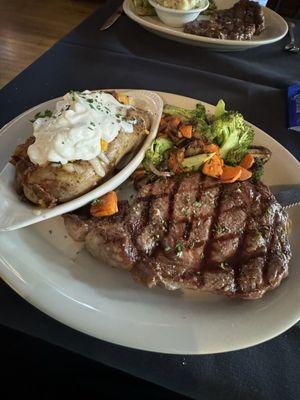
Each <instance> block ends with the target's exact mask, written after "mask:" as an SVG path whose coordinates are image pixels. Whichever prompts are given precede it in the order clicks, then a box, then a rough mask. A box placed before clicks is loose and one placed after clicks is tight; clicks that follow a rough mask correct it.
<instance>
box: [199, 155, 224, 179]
mask: <svg viewBox="0 0 300 400" xmlns="http://www.w3.org/2000/svg"><path fill="white" fill-rule="evenodd" d="M202 172H203V174H204V175H208V176H212V177H214V178H219V177H220V176H221V175H222V174H223V160H222V159H221V158H220V157H219V156H218V155H217V154H215V155H214V156H212V158H211V159H209V160H208V161H206V162H205V163H204V166H203V169H202Z"/></svg>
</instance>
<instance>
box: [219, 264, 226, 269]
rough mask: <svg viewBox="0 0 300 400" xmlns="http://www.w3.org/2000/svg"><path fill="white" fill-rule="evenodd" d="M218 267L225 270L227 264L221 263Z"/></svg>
mask: <svg viewBox="0 0 300 400" xmlns="http://www.w3.org/2000/svg"><path fill="white" fill-rule="evenodd" d="M219 267H220V268H222V269H226V268H227V267H228V263H226V262H221V264H219Z"/></svg>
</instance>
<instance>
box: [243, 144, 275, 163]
mask: <svg viewBox="0 0 300 400" xmlns="http://www.w3.org/2000/svg"><path fill="white" fill-rule="evenodd" d="M248 153H250V154H252V155H253V157H254V159H255V160H259V161H260V162H261V163H262V164H265V163H266V162H268V161H269V160H270V158H271V155H272V152H271V150H269V149H268V148H267V147H264V146H250V147H249V149H248Z"/></svg>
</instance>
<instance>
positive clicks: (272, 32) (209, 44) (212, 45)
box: [123, 0, 288, 51]
mask: <svg viewBox="0 0 300 400" xmlns="http://www.w3.org/2000/svg"><path fill="white" fill-rule="evenodd" d="M234 3H236V0H216V5H217V7H218V9H223V8H229V7H231V6H232V5H233V4H234ZM123 8H124V12H125V13H126V14H127V16H128V17H129V18H131V19H132V20H133V21H135V22H137V23H138V24H140V25H141V26H143V27H144V28H145V29H147V30H149V31H150V32H152V33H155V34H156V35H159V36H162V37H165V38H167V39H170V40H174V41H175V42H180V43H185V44H189V45H192V46H198V47H205V48H207V49H208V50H215V51H240V50H246V49H250V48H253V47H257V46H262V45H265V44H270V43H274V42H277V41H278V40H280V39H282V38H283V37H284V36H285V35H286V34H287V31H288V25H287V23H286V21H285V20H284V19H283V18H282V17H281V16H280V15H278V14H277V13H276V12H275V11H273V10H271V9H270V8H267V7H263V10H264V15H265V21H266V29H265V30H264V31H263V32H262V33H261V34H260V35H259V36H257V37H255V39H252V40H227V39H226V40H225V39H214V38H209V37H205V36H197V35H192V34H190V33H184V32H183V28H172V27H169V26H167V25H165V24H164V23H163V22H162V21H161V20H160V19H159V18H158V17H156V16H154V17H142V16H139V15H137V14H136V13H135V10H134V6H133V3H132V0H125V1H124V4H123Z"/></svg>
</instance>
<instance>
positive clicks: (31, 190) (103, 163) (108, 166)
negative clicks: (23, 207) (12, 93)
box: [11, 91, 151, 207]
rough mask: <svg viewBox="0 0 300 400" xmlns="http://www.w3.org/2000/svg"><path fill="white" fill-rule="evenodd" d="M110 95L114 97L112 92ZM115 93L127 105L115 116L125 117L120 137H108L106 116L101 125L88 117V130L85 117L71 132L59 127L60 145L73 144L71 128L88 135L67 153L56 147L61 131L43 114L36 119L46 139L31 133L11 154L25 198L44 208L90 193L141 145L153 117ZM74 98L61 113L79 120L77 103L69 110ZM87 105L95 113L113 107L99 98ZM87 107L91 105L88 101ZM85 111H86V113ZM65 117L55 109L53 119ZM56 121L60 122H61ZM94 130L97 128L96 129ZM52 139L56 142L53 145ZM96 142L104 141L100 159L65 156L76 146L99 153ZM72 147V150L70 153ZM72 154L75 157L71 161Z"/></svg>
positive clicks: (18, 187)
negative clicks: (54, 127)
mask: <svg viewBox="0 0 300 400" xmlns="http://www.w3.org/2000/svg"><path fill="white" fill-rule="evenodd" d="M77 93H78V92H77ZM82 93H83V94H85V93H87V95H85V96H86V98H87V100H88V101H89V99H92V97H91V96H90V93H95V92H87V91H86V92H82ZM100 93H103V92H100ZM81 95H82V94H80V95H78V96H81ZM106 95H107V94H105V96H106ZM71 96H73V98H74V93H72V94H71ZM101 96H102V94H101ZM103 96H104V94H103ZM109 96H111V97H112V95H109ZM113 96H114V98H115V99H116V100H115V101H117V102H119V101H122V103H123V104H124V103H127V104H125V105H124V109H122V115H121V117H120V115H119V114H116V115H117V121H119V122H120V121H121V119H122V121H121V122H120V129H119V130H118V132H117V135H116V131H115V133H114V135H113V136H109V135H110V132H109V129H110V127H109V125H107V124H108V122H107V120H105V118H104V117H103V118H102V119H101V118H100V122H102V123H106V125H105V126H104V125H103V124H102V125H101V123H100V122H99V126H98V125H97V119H93V120H92V121H90V120H88V122H89V124H92V125H89V126H87V128H85V130H84V129H83V123H82V120H81V121H80V123H78V121H77V120H76V124H77V125H76V124H73V125H71V128H70V129H69V128H68V129H69V130H68V131H67V128H65V127H63V130H62V132H61V131H60V130H61V129H62V128H61V126H60V125H59V126H58V131H59V132H60V133H59V134H60V135H61V137H63V139H61V137H59V140H60V142H59V144H61V147H62V145H63V144H66V145H68V143H69V142H68V140H69V139H70V135H71V133H70V132H73V133H74V132H75V134H76V135H77V136H78V126H79V128H80V135H81V136H82V135H83V133H84V135H85V136H83V139H82V137H80V138H79V139H78V138H77V137H76V143H75V142H74V143H75V144H74V143H73V142H72V143H71V145H72V146H73V147H72V146H69V147H70V148H69V149H68V151H66V150H65V148H64V149H63V150H61V151H60V152H59V151H56V150H57V149H56V147H57V140H58V139H57V137H56V136H57V135H58V134H57V135H56V132H53V129H52V128H51V127H52V125H53V122H51V121H50V122H49V121H48V122H47V121H46V122H45V119H44V120H43V121H39V119H41V118H38V119H37V121H35V122H34V124H37V129H35V130H36V131H37V132H38V133H39V128H40V126H42V129H43V132H42V134H41V135H40V136H41V138H40V137H39V136H38V134H36V137H35V136H31V137H30V138H29V139H28V140H27V141H26V142H25V143H23V144H21V145H19V146H18V147H17V148H16V150H15V153H14V154H13V156H12V158H11V163H12V164H13V165H15V167H16V188H17V191H18V193H19V194H21V195H23V196H25V198H26V199H28V200H30V201H31V202H32V203H35V204H37V205H38V206H40V207H53V206H55V205H57V204H59V203H64V202H67V201H69V200H72V199H74V198H76V197H79V196H80V195H82V194H84V193H86V192H88V191H90V190H91V189H93V188H94V187H95V186H97V185H98V184H99V183H100V182H101V180H103V179H104V178H105V177H107V175H108V174H109V173H110V172H111V171H112V170H113V169H114V167H115V166H116V165H117V164H118V162H119V161H120V160H121V159H122V158H123V156H124V155H126V154H127V153H128V152H130V151H132V150H133V149H134V148H135V147H137V146H138V145H139V144H140V142H141V141H142V139H143V138H144V135H145V134H146V133H147V131H148V129H149V127H150V124H151V121H150V115H149V114H148V113H147V112H146V111H144V110H141V109H137V108H135V107H132V106H130V104H128V103H129V101H130V100H129V99H128V98H127V97H126V96H124V95H120V94H117V93H113ZM69 97H70V96H69ZM69 97H68V98H67V101H66V104H67V106H66V105H65V104H64V105H63V107H64V109H63V111H62V114H63V113H68V112H69V114H70V115H71V117H72V118H73V119H74V118H75V117H76V118H77V116H78V115H77V114H76V112H77V110H76V105H75V110H74V111H72V113H70V108H71V107H69V105H68V102H69V103H72V101H69V100H70V98H69ZM94 97H95V96H94ZM85 100H86V99H85V98H84V101H85ZM80 101H81V99H80ZM110 101H112V100H110ZM85 103H86V102H85ZM87 104H88V105H92V104H95V107H94V108H93V109H92V113H93V114H96V113H97V112H98V111H99V112H100V113H101V112H102V111H103V112H104V111H105V113H108V111H107V108H109V105H107V104H106V105H104V106H103V107H104V108H103V110H102V109H101V107H102V106H101V107H100V106H99V107H98V106H97V104H98V103H96V102H95V103H92V102H91V103H89V102H88V103H87ZM99 104H100V103H99ZM112 104H113V107H115V109H117V108H116V107H118V105H117V103H112ZM119 104H120V106H122V104H121V103H119ZM60 106H61V105H59V108H60ZM80 106H81V105H80ZM85 106H86V107H87V105H86V104H85ZM68 107H69V108H68ZM125 107H126V108H125ZM73 108H74V107H73ZM97 108H99V110H97ZM118 109H119V108H118ZM79 111H81V110H79ZM88 112H90V110H88ZM69 114H68V115H69ZM79 114H80V112H79ZM80 115H83V114H82V113H81V114H80ZM108 115H109V114H108ZM92 116H93V115H92ZM102 116H103V113H102ZM60 117H61V115H59V112H58V111H57V110H56V112H55V113H54V117H53V116H51V117H49V118H60ZM90 117H91V116H90V115H89V118H90ZM109 117H110V115H109ZM114 117H115V116H114ZM43 118H44V117H43ZM84 118H85V119H84V121H86V120H87V119H86V116H85V117H84ZM107 118H108V117H107ZM93 121H95V122H93ZM113 121H114V120H113ZM55 123H56V124H57V122H56V121H55ZM63 123H64V121H63ZM113 123H114V122H112V124H113ZM122 123H123V125H122ZM128 123H130V124H131V126H132V131H131V132H126V127H127V128H128V126H129V125H128ZM39 124H40V125H39ZM45 124H46V125H47V124H48V125H49V124H50V125H51V124H52V125H51V126H50V128H49V127H48V125H47V126H46V128H44V125H45ZM60 124H61V123H60ZM78 124H79V125H78ZM126 124H127V125H126ZM74 126H75V127H74ZM131 126H129V128H128V129H129V130H130V129H131ZM34 127H35V126H34ZM94 127H95V128H94ZM91 128H93V129H94V132H93V130H92V129H91ZM47 129H48V130H47ZM51 129H52V130H51ZM72 129H73V131H72ZM76 129H77V130H76ZM96 129H99V130H100V131H101V130H103V131H104V130H105V129H106V136H105V135H104V136H105V139H106V140H104V139H102V136H103V135H102V136H101V132H100V133H99V138H100V140H98V139H99V138H98V136H95V135H96V133H95V130H96ZM114 129H115V128H114ZM128 129H127V130H128ZM90 131H91V132H90ZM97 134H98V133H97ZM51 135H52V136H51ZM55 135H56V136H55ZM62 135H63V136H62ZM68 135H69V136H68ZM88 135H94V136H92V137H91V138H89V141H87V140H86V136H88ZM114 136H115V137H114ZM49 138H50V139H51V140H52V142H51V143H50V139H49ZM107 138H112V140H111V141H110V140H109V139H108V140H107ZM77 139H78V140H77ZM39 140H40V142H39ZM84 140H86V142H84ZM93 140H96V141H97V140H98V142H99V143H98V145H99V147H101V150H100V153H99V155H98V156H97V157H93V158H92V159H72V157H74V155H71V156H67V157H66V154H70V153H72V151H73V150H74V151H73V153H74V154H75V153H76V152H77V153H76V154H81V153H82V154H85V153H89V152H90V154H91V155H94V153H93V151H95V149H94V148H93V145H94V144H93V143H94V142H92V141H93ZM53 143H54V144H53ZM82 143H83V144H82ZM91 143H92V144H91ZM34 145H36V146H37V147H36V148H34V147H33V146H34ZM81 145H82V146H86V149H87V151H85V152H84V151H83V150H84V149H82V148H79V147H80V146H81ZM47 146H48V148H49V149H50V150H48V152H46V153H45V151H44V148H45V147H47ZM51 146H52V147H51ZM55 146H56V147H55ZM76 146H77V147H76ZM89 146H90V147H89ZM94 147H95V146H94ZM70 149H71V150H72V151H70ZM78 149H79V151H78ZM54 150H55V151H54ZM96 151H97V149H96ZM45 154H46V155H45ZM68 157H69V158H71V159H68ZM88 157H89V156H86V154H85V158H88Z"/></svg>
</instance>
